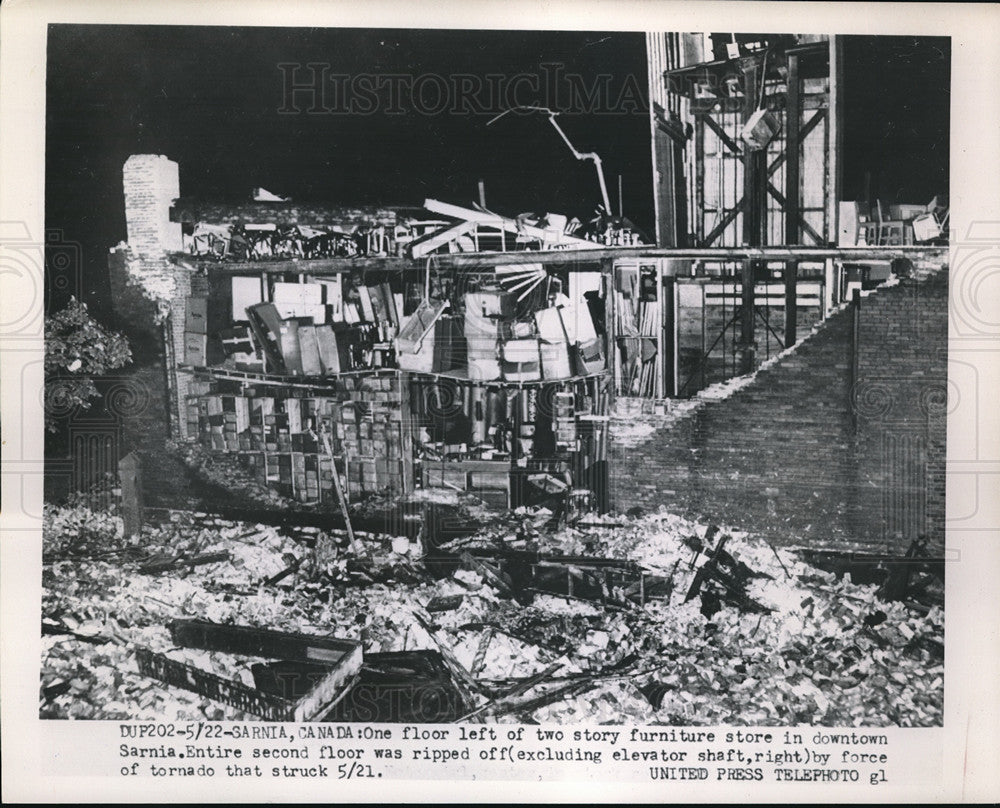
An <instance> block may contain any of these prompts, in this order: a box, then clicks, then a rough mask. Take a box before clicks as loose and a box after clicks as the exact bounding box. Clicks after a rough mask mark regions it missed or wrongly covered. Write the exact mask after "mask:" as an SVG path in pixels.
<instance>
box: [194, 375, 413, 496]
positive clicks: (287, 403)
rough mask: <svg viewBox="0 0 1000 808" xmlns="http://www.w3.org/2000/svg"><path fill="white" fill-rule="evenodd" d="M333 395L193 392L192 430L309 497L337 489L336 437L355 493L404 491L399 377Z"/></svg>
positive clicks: (271, 481) (281, 487)
mask: <svg viewBox="0 0 1000 808" xmlns="http://www.w3.org/2000/svg"><path fill="white" fill-rule="evenodd" d="M364 384H365V386H364V388H363V389H354V390H351V391H347V392H345V393H340V394H338V397H334V396H333V395H331V396H303V397H293V396H289V397H276V396H271V395H238V394H232V393H219V392H212V393H208V394H203V395H196V396H189V397H188V400H187V419H188V425H189V428H190V432H191V434H193V435H194V434H196V435H197V436H198V441H199V442H200V443H201V444H202V445H203V446H204V447H205V448H207V449H210V450H212V451H213V452H220V453H227V454H233V455H236V456H239V457H241V458H242V459H244V460H245V461H246V462H247V463H248V464H249V465H250V467H251V468H252V470H253V473H254V476H255V478H256V479H257V480H258V481H259V482H260V483H262V484H264V485H267V486H268V487H272V488H274V489H275V490H277V491H278V492H279V493H282V494H284V495H285V496H289V497H291V498H293V499H296V500H298V501H301V502H325V501H328V500H331V499H332V497H333V496H334V488H333V476H332V475H333V471H332V468H333V467H332V465H331V460H330V457H329V455H327V453H326V447H325V446H324V444H323V441H322V438H321V437H320V436H321V435H322V434H323V433H325V434H326V435H327V436H328V439H329V442H330V450H331V452H332V453H333V456H334V457H335V458H336V460H337V466H338V469H339V471H340V473H341V475H342V480H343V482H344V491H345V493H346V494H347V496H348V498H349V499H354V498H357V497H360V496H363V495H366V494H371V493H375V492H379V491H384V490H385V489H389V490H390V491H394V492H397V493H402V491H403V485H404V479H405V470H404V468H403V464H404V462H405V458H404V454H403V444H404V434H403V416H402V410H401V399H400V394H399V382H398V380H397V379H367V380H365V383H364Z"/></svg>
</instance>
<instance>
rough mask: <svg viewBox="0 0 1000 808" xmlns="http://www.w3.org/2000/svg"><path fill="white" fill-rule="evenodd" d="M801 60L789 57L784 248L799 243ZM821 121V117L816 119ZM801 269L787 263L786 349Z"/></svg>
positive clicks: (794, 55)
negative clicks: (786, 245) (785, 245)
mask: <svg viewBox="0 0 1000 808" xmlns="http://www.w3.org/2000/svg"><path fill="white" fill-rule="evenodd" d="M799 90H800V87H799V56H798V54H797V53H790V54H788V94H787V95H788V97H787V107H786V112H785V129H786V131H787V132H788V134H787V136H786V138H785V155H787V160H786V162H787V163H788V167H787V168H786V169H785V205H784V206H783V207H784V209H785V244H798V243H799V184H800V173H799V169H800V168H801V166H802V156H801V154H800V152H801V143H800V141H799V136H800V134H801V132H800V130H799V119H800V118H801V116H802V109H801V98H800V94H799ZM817 117H818V116H817ZM798 271H799V265H798V264H797V263H796V262H795V261H788V262H786V263H785V278H784V280H785V345H786V346H787V345H793V344H794V343H795V341H796V333H795V332H796V330H797V328H798V311H797V310H796V301H797V297H798V296H797V294H796V284H797V280H798Z"/></svg>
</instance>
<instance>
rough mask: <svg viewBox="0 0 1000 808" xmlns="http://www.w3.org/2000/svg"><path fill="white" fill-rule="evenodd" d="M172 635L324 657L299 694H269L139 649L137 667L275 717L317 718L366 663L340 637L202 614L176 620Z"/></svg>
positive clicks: (354, 645) (246, 650)
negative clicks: (320, 670)
mask: <svg viewBox="0 0 1000 808" xmlns="http://www.w3.org/2000/svg"><path fill="white" fill-rule="evenodd" d="M170 636H171V638H172V639H173V642H174V643H175V644H176V645H179V646H184V647H188V648H199V649H202V650H206V651H219V652H222V653H228V654H236V655H242V656H255V657H266V658H269V659H281V660H289V661H297V662H304V663H322V664H323V666H324V669H325V673H324V674H323V675H322V676H320V677H317V680H316V681H315V684H314V685H313V686H312V687H310V688H309V689H308V691H307V692H306V693H305V694H304V695H303V696H302V697H301V698H299V699H295V700H292V699H288V698H285V697H283V696H281V695H275V694H268V693H264V692H262V691H260V690H255V689H254V688H249V687H247V686H246V685H243V684H240V683H239V682H234V681H232V680H229V679H225V678H223V677H221V676H217V675H216V674H214V673H211V672H209V671H203V670H200V669H198V668H195V667H193V666H191V665H186V664H184V663H182V662H178V661H176V660H173V659H170V658H169V657H167V656H165V655H163V654H156V653H153V652H152V651H150V650H148V649H146V648H139V649H137V650H136V657H137V660H138V663H139V672H140V673H142V674H144V675H146V676H150V677H153V678H155V679H159V680H161V681H163V682H166V683H167V684H170V685H174V686H175V687H182V688H185V689H187V690H192V691H194V692H195V693H199V694H200V695H202V696H206V697H208V698H211V699H215V700H217V701H221V702H223V703H225V704H230V705H232V706H234V707H238V708H240V709H241V710H244V711H245V712H248V713H252V714H254V715H260V716H262V717H264V718H267V719H269V720H272V721H319V720H322V719H323V717H324V716H325V715H326V714H327V713H328V712H329V711H330V710H331V709H332V708H333V706H334V705H335V704H336V703H337V702H338V701H339V700H340V699H341V698H343V696H344V695H345V694H346V693H347V691H348V690H349V689H350V686H351V685H352V684H353V682H354V681H355V680H356V678H357V675H358V673H359V671H360V670H361V665H362V661H363V659H362V656H363V655H362V651H361V644H360V643H359V642H355V641H354V640H342V639H338V638H336V637H317V636H313V635H309V634H297V633H288V632H280V631H270V630H267V629H258V628H254V627H252V626H223V625H217V624H215V623H209V622H207V621H204V620H175V621H173V622H172V623H171V624H170Z"/></svg>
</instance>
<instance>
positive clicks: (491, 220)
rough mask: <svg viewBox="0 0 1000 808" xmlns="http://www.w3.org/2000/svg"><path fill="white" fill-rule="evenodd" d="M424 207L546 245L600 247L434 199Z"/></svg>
mask: <svg viewBox="0 0 1000 808" xmlns="http://www.w3.org/2000/svg"><path fill="white" fill-rule="evenodd" d="M424 207H425V208H427V210H429V211H430V212H431V213H439V214H441V215H442V216H451V217H453V218H455V219H461V220H463V221H467V222H476V223H478V224H485V225H492V226H493V227H499V228H500V229H502V230H505V231H506V232H508V233H513V234H516V235H525V236H531V237H532V238H536V239H538V240H539V241H542V242H544V243H546V244H558V245H567V246H573V247H576V248H577V249H580V250H588V249H599V248H600V247H601V245H600V244H598V243H597V242H596V241H587V240H586V239H582V238H577V237H576V236H567V235H566V234H565V233H563V232H562V231H561V230H554V229H553V230H546V229H545V228H543V227H536V226H535V225H530V224H524V223H521V222H519V221H517V220H516V219H509V218H507V217H506V216H500V215H498V214H496V213H488V212H486V211H481V210H473V209H472V208H463V207H460V206H459V205H451V204H449V203H447V202H439V201H438V200H436V199H425V200H424Z"/></svg>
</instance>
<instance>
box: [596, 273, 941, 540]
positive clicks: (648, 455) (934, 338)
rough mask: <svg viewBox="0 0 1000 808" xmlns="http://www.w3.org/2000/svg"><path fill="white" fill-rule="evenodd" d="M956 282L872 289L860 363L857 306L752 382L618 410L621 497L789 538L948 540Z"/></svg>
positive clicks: (861, 322) (863, 319)
mask: <svg viewBox="0 0 1000 808" xmlns="http://www.w3.org/2000/svg"><path fill="white" fill-rule="evenodd" d="M947 279H948V275H947V271H944V270H941V271H937V272H934V273H931V274H929V275H924V276H923V277H920V278H913V279H905V280H903V281H901V282H900V283H899V284H897V285H895V286H886V287H882V288H880V289H878V290H876V291H874V292H873V293H871V294H868V295H866V296H865V297H863V298H862V300H861V302H860V312H859V316H858V352H857V360H856V364H855V361H854V356H853V350H852V346H853V342H854V339H853V332H854V316H855V315H854V311H853V309H852V308H851V307H847V308H845V309H843V310H841V311H839V312H837V313H835V314H834V315H832V316H831V317H830V318H828V319H827V321H826V322H825V323H824V324H823V325H822V326H821V327H820V328H819V329H818V330H817V331H816V332H815V333H814V334H812V335H811V336H810V337H809V338H808V339H806V340H804V341H803V342H802V343H800V344H799V345H798V346H797V347H796V348H795V349H794V351H792V352H790V353H788V354H786V355H784V356H782V357H781V358H780V359H778V360H777V361H776V362H775V363H773V364H772V365H770V366H769V367H765V368H762V369H761V370H759V371H758V372H757V373H756V375H755V376H754V377H753V378H752V379H749V380H743V381H739V380H735V381H734V383H730V385H729V386H728V388H727V387H726V386H723V389H722V390H721V391H720V390H715V391H712V390H709V391H706V393H704V394H702V395H700V396H699V397H698V398H697V399H694V400H691V401H687V402H674V405H675V406H674V409H673V411H672V412H670V413H667V414H665V415H660V416H655V415H641V414H636V413H628V414H627V415H625V416H622V417H619V418H618V419H617V420H616V423H614V424H613V426H612V443H611V450H610V469H609V472H610V473H609V477H610V486H611V498H612V502H613V505H614V507H615V508H616V509H617V510H619V511H627V510H628V509H630V508H633V507H640V508H643V509H653V508H656V507H659V506H660V505H663V506H665V507H667V508H668V509H670V510H672V511H676V512H678V513H681V514H689V515H697V516H698V517H699V518H702V519H708V520H714V521H719V522H723V523H726V524H729V525H733V526H735V527H737V528H742V529H746V530H754V531H758V532H760V533H762V534H764V535H766V536H768V537H770V538H771V539H773V540H775V541H777V542H781V543H783V544H803V545H807V546H814V547H819V546H832V547H838V548H842V549H844V548H849V547H858V548H864V549H867V550H886V551H893V552H901V551H904V550H905V549H906V548H907V547H908V546H909V544H910V542H911V541H912V540H913V539H914V538H917V537H918V536H921V535H925V536H927V537H928V538H929V539H930V540H931V542H932V543H933V544H936V545H941V544H943V540H944V471H945V409H946V401H947V387H946V378H947V316H948V306H947V293H948V288H947V287H948V280H947ZM713 396H714V397H715V399H716V400H713Z"/></svg>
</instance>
